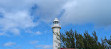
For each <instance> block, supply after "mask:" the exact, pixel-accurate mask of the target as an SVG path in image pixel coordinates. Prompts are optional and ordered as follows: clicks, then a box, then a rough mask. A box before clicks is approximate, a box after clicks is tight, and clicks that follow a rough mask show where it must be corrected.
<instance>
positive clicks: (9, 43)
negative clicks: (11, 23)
mask: <svg viewBox="0 0 111 49" xmlns="http://www.w3.org/2000/svg"><path fill="white" fill-rule="evenodd" d="M14 45H16V43H14V42H7V43H5V44H4V45H3V46H5V47H7V46H14Z"/></svg>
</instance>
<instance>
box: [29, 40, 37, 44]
mask: <svg viewBox="0 0 111 49" xmlns="http://www.w3.org/2000/svg"><path fill="white" fill-rule="evenodd" d="M38 42H39V41H36V40H35V41H30V44H36V43H38Z"/></svg>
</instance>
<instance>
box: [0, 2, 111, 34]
mask: <svg viewBox="0 0 111 49" xmlns="http://www.w3.org/2000/svg"><path fill="white" fill-rule="evenodd" d="M7 4H8V5H7ZM110 13H111V1H110V0H53V1H52V0H47V1H45V0H28V1H27V0H0V31H1V32H11V33H12V34H14V35H20V30H21V29H24V30H25V29H28V28H33V27H35V26H38V24H39V23H41V22H45V23H52V20H53V19H54V18H55V17H58V18H59V19H60V21H61V23H62V25H67V24H85V23H93V24H95V25H101V26H109V25H111V14H110Z"/></svg>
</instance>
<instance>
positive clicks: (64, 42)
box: [60, 29, 111, 49]
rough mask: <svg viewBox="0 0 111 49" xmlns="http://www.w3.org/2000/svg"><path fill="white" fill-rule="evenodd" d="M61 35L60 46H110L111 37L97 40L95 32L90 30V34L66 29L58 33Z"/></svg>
mask: <svg viewBox="0 0 111 49" xmlns="http://www.w3.org/2000/svg"><path fill="white" fill-rule="evenodd" d="M60 37H61V48H79V49H110V48H111V37H110V39H106V38H105V39H102V40H101V42H99V41H98V37H97V35H96V32H95V31H94V32H92V36H91V35H90V34H88V31H85V33H84V34H83V35H82V34H79V33H77V31H73V30H72V29H71V30H70V31H66V32H65V33H61V34H60Z"/></svg>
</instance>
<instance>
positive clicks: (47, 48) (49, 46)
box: [36, 45, 52, 49]
mask: <svg viewBox="0 0 111 49" xmlns="http://www.w3.org/2000/svg"><path fill="white" fill-rule="evenodd" d="M36 48H43V49H50V48H52V45H37V46H36Z"/></svg>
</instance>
